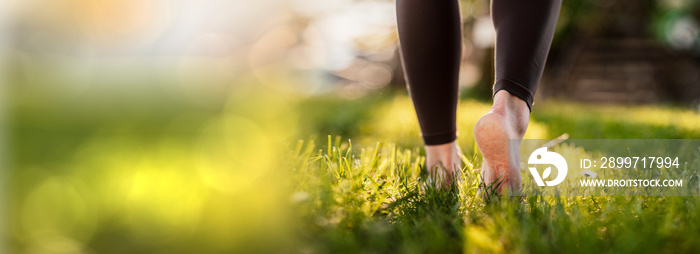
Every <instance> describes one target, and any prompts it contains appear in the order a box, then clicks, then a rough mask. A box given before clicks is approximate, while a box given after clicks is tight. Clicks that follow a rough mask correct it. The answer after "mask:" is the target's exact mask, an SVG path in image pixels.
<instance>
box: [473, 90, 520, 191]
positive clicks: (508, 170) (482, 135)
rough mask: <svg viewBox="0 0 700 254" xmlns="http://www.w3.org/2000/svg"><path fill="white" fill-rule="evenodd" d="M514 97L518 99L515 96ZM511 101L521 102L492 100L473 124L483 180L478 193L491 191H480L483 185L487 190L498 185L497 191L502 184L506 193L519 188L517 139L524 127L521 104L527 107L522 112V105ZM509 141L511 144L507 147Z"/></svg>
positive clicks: (510, 97)
mask: <svg viewBox="0 0 700 254" xmlns="http://www.w3.org/2000/svg"><path fill="white" fill-rule="evenodd" d="M497 95H498V94H497ZM507 96H509V97H507V100H513V98H512V97H515V96H512V95H510V94H507ZM497 99H500V98H497ZM515 99H517V100H520V99H518V98H517V97H515ZM515 103H521V104H524V103H525V102H524V101H522V100H520V101H511V102H505V103H503V100H501V101H500V102H496V103H494V108H492V109H491V111H489V112H488V113H486V114H485V115H484V116H482V117H481V118H480V119H479V121H477V122H476V125H475V126H474V136H475V139H476V143H477V145H478V146H479V151H480V152H481V154H482V156H483V163H482V168H481V173H482V176H483V181H484V182H483V185H482V186H481V188H480V192H481V194H486V195H491V194H494V193H489V192H487V193H483V191H484V188H487V190H491V189H493V187H494V186H498V187H497V188H495V191H496V192H497V193H498V194H500V195H502V194H506V193H504V192H503V189H504V187H507V190H508V192H510V194H515V193H519V192H520V190H521V182H520V140H522V138H523V136H524V134H525V129H527V123H528V118H529V109H527V108H525V110H527V111H525V112H524V111H523V110H522V105H518V107H515V106H514V104H515ZM525 107H527V105H526V104H525ZM516 112H517V113H516ZM509 145H510V146H511V147H512V148H510V149H509ZM490 192H492V191H490Z"/></svg>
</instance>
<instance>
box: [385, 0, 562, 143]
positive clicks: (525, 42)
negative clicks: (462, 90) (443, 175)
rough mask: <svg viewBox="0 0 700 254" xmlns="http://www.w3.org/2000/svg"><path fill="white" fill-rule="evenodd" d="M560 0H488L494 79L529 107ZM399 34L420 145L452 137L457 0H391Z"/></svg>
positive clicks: (458, 19) (456, 92)
mask: <svg viewBox="0 0 700 254" xmlns="http://www.w3.org/2000/svg"><path fill="white" fill-rule="evenodd" d="M560 7H561V0H492V2H491V18H492V20H493V24H494V27H495V29H496V64H495V65H496V66H495V68H496V82H495V84H494V86H493V93H494V94H496V92H498V91H499V90H506V91H508V92H510V93H511V94H513V95H515V96H517V97H519V98H521V99H523V100H524V101H525V102H526V103H527V106H528V108H530V110H532V102H533V97H534V94H535V90H536V89H537V84H538V83H539V81H540V78H541V77H542V71H543V70H544V65H545V60H546V58H547V53H548V52H549V47H550V45H551V42H552V37H553V36H554V27H555V25H556V22H557V17H558V15H559V9H560ZM396 10H397V19H398V28H399V39H400V45H401V56H402V58H403V65H404V70H405V72H406V78H407V81H408V87H409V93H410V94H411V98H412V99H413V104H414V106H415V108H416V114H417V115H418V122H419V123H420V127H421V133H422V136H423V141H424V143H425V144H426V145H437V144H444V143H449V142H452V141H454V140H455V139H456V138H457V124H456V118H457V116H456V115H457V99H458V95H459V90H458V80H459V65H460V59H461V55H462V27H461V25H462V22H461V17H460V10H459V0H397V1H396Z"/></svg>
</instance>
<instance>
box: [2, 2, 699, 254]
mask: <svg viewBox="0 0 700 254" xmlns="http://www.w3.org/2000/svg"><path fill="white" fill-rule="evenodd" d="M394 5H395V3H394V1H385V0H201V1H184V0H183V1H172V0H59V1H57V0H21V1H20V0H4V1H2V2H1V3H0V61H1V62H0V67H1V68H2V69H1V70H0V71H1V73H2V74H1V75H0V78H2V80H0V82H2V86H1V87H0V89H2V90H0V102H2V103H1V104H0V114H2V119H0V122H1V123H2V133H0V140H1V141H2V147H0V149H1V152H0V154H2V156H3V157H2V160H1V161H2V169H3V170H2V178H1V179H2V186H3V188H2V189H3V191H4V195H3V197H2V198H3V200H2V204H3V205H2V209H1V211H0V212H2V216H3V220H2V222H3V225H2V229H3V231H2V234H3V239H4V240H3V241H2V247H3V248H4V249H5V250H6V252H7V253H159V252H167V253H180V252H181V253H198V252H229V251H233V250H237V251H244V252H245V251H246V250H247V251H274V250H279V249H284V248H285V246H293V245H294V239H292V238H293V237H292V236H293V235H294V234H292V233H291V232H295V231H294V230H295V227H294V221H295V220H293V219H290V216H293V215H292V214H293V213H292V212H291V211H292V208H290V201H289V200H290V195H291V194H290V193H293V194H296V193H299V194H298V195H292V200H296V199H304V198H305V195H304V193H303V192H294V189H295V187H294V186H291V185H290V184H289V183H288V181H287V178H286V176H285V174H284V172H283V171H280V170H279V168H280V165H281V164H282V162H283V161H284V158H285V157H284V155H285V154H286V153H288V151H289V150H293V148H294V145H296V141H297V140H298V139H309V140H323V139H324V138H325V137H326V135H343V136H344V138H357V139H358V140H361V141H362V136H361V135H360V134H361V133H370V132H373V131H381V130H382V128H385V127H382V126H379V127H377V126H372V125H362V126H364V127H362V126H359V127H358V126H356V125H353V123H354V122H355V121H356V120H357V119H361V118H365V117H366V118H369V116H368V115H369V114H372V109H374V108H373V107H374V106H376V105H384V104H386V103H384V102H382V101H386V99H385V98H386V96H395V95H396V94H399V95H398V96H403V97H402V98H405V81H404V76H403V73H402V68H401V64H400V61H401V59H400V58H399V54H398V49H397V31H396V21H395V20H396V16H395V13H394ZM461 6H462V17H463V28H464V43H463V49H464V50H463V55H462V67H461V75H460V86H461V87H462V97H463V99H464V100H465V101H469V103H472V101H474V102H473V103H486V102H487V101H488V100H489V99H490V96H491V85H492V84H493V44H494V43H493V42H494V38H493V26H492V23H491V21H490V17H489V1H486V0H463V1H461ZM699 22H700V1H695V0H565V1H564V4H563V7H562V10H561V14H560V18H559V21H558V24H557V32H556V35H555V39H554V42H553V45H552V50H551V52H550V55H549V58H548V63H547V64H548V66H547V68H546V71H545V74H544V75H545V76H544V77H543V80H542V84H541V86H540V90H538V94H537V96H538V97H539V98H538V99H537V102H538V103H539V102H546V101H579V102H581V103H583V104H586V103H590V104H595V105H598V104H610V105H618V106H619V105H664V106H671V107H677V108H681V109H682V110H685V111H683V112H691V113H688V114H690V115H692V116H693V117H696V116H695V115H693V113H692V112H697V111H698V110H700V23H699ZM309 101H313V103H310V102H309ZM318 101H322V102H323V103H319V102H318ZM378 101H379V102H378ZM380 102H381V103H380ZM343 103H346V104H343ZM347 103H349V104H347ZM382 103H384V104H382ZM401 103H405V104H406V103H407V101H406V100H403V101H401ZM339 105H341V106H339ZM342 105H352V106H347V107H346V106H342ZM406 105H409V106H408V107H404V108H402V110H400V111H385V112H386V114H387V115H394V116H397V118H396V119H398V120H397V121H396V122H394V123H400V124H399V125H400V126H409V127H407V128H410V129H408V131H407V132H406V133H408V134H406V135H409V136H411V137H410V138H406V136H405V135H404V136H402V135H396V136H390V135H387V136H381V135H376V136H369V138H365V141H366V142H364V141H362V142H364V143H362V144H369V145H371V144H373V143H374V142H377V141H378V140H376V139H377V137H381V138H382V139H384V140H387V139H388V140H389V141H391V142H396V143H399V144H403V145H405V146H411V145H417V144H419V142H420V141H419V139H418V132H417V124H415V120H414V119H413V118H414V116H413V113H412V112H411V111H410V109H411V108H410V104H406ZM469 105H472V104H469ZM474 105H477V104H474ZM478 105H481V106H474V108H477V107H485V108H486V109H488V107H487V106H483V105H482V104H478ZM485 105H487V104H485ZM537 106H538V105H537V104H536V105H535V108H534V110H535V111H536V110H537ZM640 115H641V116H640V118H639V119H642V118H643V115H644V112H641V113H640ZM321 116H323V117H321ZM324 117H325V118H324ZM317 118H323V121H321V120H318V119H317ZM465 118H468V117H465ZM392 119H393V118H392ZM402 119H404V120H405V119H409V120H405V121H404V120H402ZM694 119H696V118H694ZM671 120H673V119H671ZM401 121H403V122H401ZM640 121H642V120H640ZM687 121H690V122H687V123H685V125H683V126H685V127H683V128H680V130H681V131H679V132H678V133H685V132H683V131H690V130H692V129H693V128H696V127H697V126H698V124H700V123H697V122H695V120H687ZM386 126H392V127H386V128H398V127H396V126H395V125H392V123H386ZM411 126H412V127H411ZM534 126H535V127H532V130H533V131H538V130H540V129H542V128H538V127H537V125H536V123H535V124H534ZM664 126H665V125H664ZM362 128H364V129H362ZM358 129H359V130H360V131H357V130H358ZM630 129H631V130H637V129H638V128H630ZM465 131H466V130H465ZM621 133H623V132H621ZM624 133H628V132H624ZM674 133H675V132H674ZM693 133H695V132H693ZM558 134H561V133H554V132H552V133H551V135H549V136H552V135H553V137H556V136H557V135H558ZM543 135H544V134H543ZM678 135H681V134H678ZM545 136H546V135H545ZM549 136H547V137H549ZM553 137H550V138H553ZM679 137H685V136H679ZM639 138H653V136H643V137H639ZM676 138H678V137H676ZM404 139H405V140H404ZM406 140H408V141H406ZM290 235H292V236H290Z"/></svg>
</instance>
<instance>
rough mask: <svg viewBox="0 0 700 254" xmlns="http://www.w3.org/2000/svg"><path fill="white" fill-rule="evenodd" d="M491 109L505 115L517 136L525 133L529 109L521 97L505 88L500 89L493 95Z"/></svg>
mask: <svg viewBox="0 0 700 254" xmlns="http://www.w3.org/2000/svg"><path fill="white" fill-rule="evenodd" d="M491 111H492V112H494V113H497V114H499V115H502V116H503V117H505V118H506V120H507V121H508V123H509V124H510V125H511V126H512V127H514V131H515V132H516V134H517V135H518V136H521V137H522V136H523V135H525V131H526V130H527V125H528V123H529V120H530V109H529V108H528V106H527V103H526V102H525V101H524V100H523V99H520V98H519V97H517V96H515V95H512V94H511V93H509V92H508V91H506V90H500V91H498V92H497V93H496V94H495V95H494V97H493V106H492V107H491Z"/></svg>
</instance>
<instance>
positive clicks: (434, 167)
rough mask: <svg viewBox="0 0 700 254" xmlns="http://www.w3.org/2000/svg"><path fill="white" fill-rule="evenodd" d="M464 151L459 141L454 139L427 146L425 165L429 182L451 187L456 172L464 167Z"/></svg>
mask: <svg viewBox="0 0 700 254" xmlns="http://www.w3.org/2000/svg"><path fill="white" fill-rule="evenodd" d="M461 154H462V151H461V150H460V149H459V145H457V141H452V142H450V143H447V144H441V145H427V146H425V165H426V167H427V168H426V170H427V172H428V179H427V180H428V182H429V183H432V184H435V185H436V186H441V187H442V188H449V187H450V185H451V184H452V182H454V181H455V180H456V179H454V176H455V175H456V174H455V173H458V172H459V170H460V169H461V168H462V158H461Z"/></svg>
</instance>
